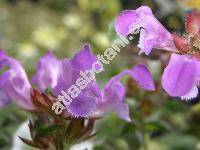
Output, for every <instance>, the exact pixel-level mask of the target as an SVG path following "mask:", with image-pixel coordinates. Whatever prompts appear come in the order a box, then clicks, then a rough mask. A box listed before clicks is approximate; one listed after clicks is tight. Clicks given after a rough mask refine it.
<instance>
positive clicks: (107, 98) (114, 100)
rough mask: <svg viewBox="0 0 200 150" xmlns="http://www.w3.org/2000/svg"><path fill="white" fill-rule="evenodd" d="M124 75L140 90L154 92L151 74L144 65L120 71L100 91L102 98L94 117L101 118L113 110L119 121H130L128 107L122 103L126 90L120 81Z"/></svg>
mask: <svg viewBox="0 0 200 150" xmlns="http://www.w3.org/2000/svg"><path fill="white" fill-rule="evenodd" d="M125 75H129V76H130V77H132V78H133V79H134V80H136V82H137V83H138V85H139V86H140V87H141V88H142V89H144V90H148V91H153V90H155V86H154V82H153V79H152V76H151V73H150V72H149V70H148V69H147V68H146V66H145V65H144V64H138V65H136V66H135V67H133V68H132V69H131V70H124V71H122V72H121V73H119V74H118V75H116V76H114V77H112V78H111V79H110V80H109V81H108V83H107V84H106V85H105V87H104V88H103V90H102V91H101V93H102V98H101V100H100V102H99V103H98V104H97V110H96V113H95V115H97V116H98V115H100V116H101V115H103V114H106V113H108V112H110V111H112V110H114V111H116V112H117V114H118V116H119V117H120V118H121V119H124V120H126V121H131V119H130V117H129V108H128V105H127V104H126V103H124V99H125V94H126V90H125V87H124V86H123V84H121V83H120V79H121V78H122V77H123V76H125Z"/></svg>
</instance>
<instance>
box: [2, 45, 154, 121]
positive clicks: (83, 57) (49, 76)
mask: <svg viewBox="0 0 200 150" xmlns="http://www.w3.org/2000/svg"><path fill="white" fill-rule="evenodd" d="M94 64H95V65H94ZM4 66H8V67H9V69H8V70H7V71H5V72H3V74H2V75H1V76H0V88H1V90H0V96H1V101H0V106H3V105H6V104H8V103H9V102H10V101H13V100H14V101H16V102H18V104H19V105H20V106H21V107H22V108H24V109H27V110H33V109H37V108H35V107H34V106H33V104H32V99H31V93H32V87H31V84H30V83H29V80H28V78H27V75H26V73H25V71H24V69H23V67H22V65H21V64H20V63H19V62H18V61H17V60H15V59H14V58H11V57H8V56H7V55H6V54H5V53H4V52H2V51H1V52H0V67H1V69H2V68H3V67H4ZM102 70H103V64H102V63H100V61H98V59H97V57H96V56H95V55H94V54H92V52H91V50H90V47H89V45H84V46H83V48H82V50H81V51H80V52H78V53H77V54H76V55H75V56H74V57H73V58H70V59H66V58H65V59H63V60H58V59H57V58H56V57H55V56H54V55H53V54H52V53H48V54H47V55H45V56H44V57H42V58H40V60H39V62H38V64H37V71H36V74H35V75H34V76H33V79H32V81H33V83H34V84H36V85H37V86H38V88H39V89H40V90H41V92H43V91H44V90H45V89H46V88H48V87H49V86H50V87H51V88H52V89H53V92H54V95H55V96H59V95H60V94H62V93H63V91H65V92H66V91H67V92H69V93H70V94H71V95H69V96H70V97H71V98H72V99H71V103H70V104H69V105H66V108H67V110H66V111H65V112H66V115H68V114H69V113H70V115H73V116H76V117H79V116H81V117H87V116H90V117H92V116H93V117H95V116H102V115H105V114H107V113H108V112H110V111H116V112H117V114H118V116H119V117H120V118H122V119H124V120H127V121H130V117H129V108H128V105H127V104H126V103H125V102H124V98H125V93H126V90H125V87H124V86H123V85H122V84H121V83H120V79H121V78H122V77H123V76H124V75H129V76H131V77H132V78H133V79H135V80H136V81H137V82H138V85H139V86H140V87H141V88H143V89H145V90H154V89H155V87H154V83H153V79H152V76H151V74H150V72H149V71H148V69H147V68H146V67H145V65H143V64H139V65H137V66H135V67H134V68H132V69H131V70H124V71H122V72H121V73H119V74H118V75H116V76H114V77H113V78H112V79H111V80H110V81H109V82H108V83H107V84H106V85H105V87H104V88H103V90H100V88H99V86H98V83H97V82H96V79H95V73H97V72H98V73H99V72H100V71H102ZM65 96H66V95H65ZM66 102H67V101H66Z"/></svg>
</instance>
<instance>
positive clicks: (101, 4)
mask: <svg viewBox="0 0 200 150" xmlns="http://www.w3.org/2000/svg"><path fill="white" fill-rule="evenodd" d="M141 5H148V6H150V7H151V8H152V9H153V11H154V13H155V15H156V17H157V18H158V19H159V21H161V22H162V24H163V25H164V26H165V27H166V28H168V29H169V30H170V31H173V32H179V33H182V32H183V31H184V14H185V13H186V12H187V11H190V10H192V9H200V1H199V0H104V1H103V0H1V1H0V46H1V49H4V50H5V51H7V53H8V54H10V55H12V56H14V57H16V58H18V59H19V60H20V61H21V62H22V63H23V65H24V67H25V69H26V71H27V72H28V76H29V78H30V79H31V77H32V75H33V73H34V71H35V64H36V62H37V60H38V59H39V57H40V56H42V55H43V54H45V53H47V51H53V52H54V53H55V54H56V55H57V56H58V57H59V58H63V57H71V56H72V55H74V54H75V53H76V52H77V51H78V50H79V49H80V48H81V46H82V45H83V43H86V42H87V43H90V44H91V45H92V48H93V51H94V52H95V53H96V54H98V53H102V52H103V51H104V50H105V48H107V47H109V46H110V45H111V43H112V41H113V40H114V39H115V38H116V34H115V32H114V28H113V24H114V19H115V17H116V16H117V15H118V14H119V13H120V11H121V10H124V9H135V8H137V7H139V6H141ZM137 40H138V37H137V36H136V37H135V40H134V41H133V42H132V44H130V45H128V46H127V47H126V48H124V49H123V50H122V51H121V53H120V55H119V56H117V58H115V60H113V61H112V63H111V64H110V65H108V66H106V71H105V72H104V73H102V74H101V75H98V77H97V79H98V82H99V83H100V85H101V86H103V85H104V83H105V82H106V81H107V80H108V79H109V78H110V77H111V76H112V75H114V74H116V73H118V72H120V71H121V70H122V69H124V68H130V67H132V66H133V65H134V64H135V63H137V62H141V61H142V62H144V63H147V64H148V66H149V67H150V68H151V71H152V73H153V74H154V77H155V80H156V82H157V90H156V92H152V93H151V92H144V91H141V90H139V89H138V88H137V87H136V85H135V83H134V81H132V80H128V81H127V82H126V83H125V84H126V86H127V90H128V93H127V99H126V101H127V103H129V105H130V108H131V118H132V122H131V123H127V122H124V121H122V120H120V119H118V118H117V117H116V115H115V114H110V115H108V116H106V117H105V118H104V119H102V120H99V121H97V122H98V123H97V124H96V130H100V132H99V134H98V135H97V137H96V138H94V139H93V142H94V143H95V147H94V149H95V150H107V149H109V150H122V149H123V150H144V149H150V150H195V149H197V150H198V149H200V126H199V125H200V103H199V97H198V98H196V99H194V100H192V101H191V102H183V101H180V99H174V98H173V99H172V98H170V97H168V96H167V95H166V93H165V92H163V90H162V88H161V87H160V77H161V74H162V70H163V68H164V67H165V66H166V64H167V62H168V60H169V54H165V53H161V52H159V51H154V52H153V54H152V55H151V56H150V57H148V58H147V57H146V56H138V55H137V54H138V48H137V47H136V44H137ZM161 54H162V55H161ZM119 62H120V63H119ZM0 116H1V117H0V149H5V150H7V149H10V147H11V146H12V135H13V134H14V132H15V130H16V129H17V127H18V126H19V125H20V124H21V123H22V122H23V121H24V120H26V119H27V117H29V116H30V114H27V113H25V112H23V111H22V110H20V109H18V107H17V106H15V105H14V104H12V105H9V106H8V107H6V108H4V109H1V110H0Z"/></svg>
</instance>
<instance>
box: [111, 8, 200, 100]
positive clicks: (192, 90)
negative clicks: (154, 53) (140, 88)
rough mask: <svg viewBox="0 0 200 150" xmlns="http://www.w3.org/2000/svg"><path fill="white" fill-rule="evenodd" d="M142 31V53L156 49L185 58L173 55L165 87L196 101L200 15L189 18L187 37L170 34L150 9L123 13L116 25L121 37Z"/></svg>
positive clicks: (166, 71) (197, 13)
mask: <svg viewBox="0 0 200 150" xmlns="http://www.w3.org/2000/svg"><path fill="white" fill-rule="evenodd" d="M138 27H141V28H142V30H141V33H140V44H139V47H140V48H141V51H142V52H145V53H146V54H149V53H150V51H151V49H152V48H157V49H158V48H160V49H165V50H170V51H172V52H176V53H180V54H181V55H178V54H172V56H171V59H170V62H169V64H168V66H167V67H166V68H165V70H164V73H163V76H162V86H163V88H164V89H165V91H166V92H167V93H168V94H169V95H170V96H174V97H181V98H182V99H186V100H189V99H191V98H194V97H196V96H197V94H198V88H197V87H198V86H199V85H200V71H199V70H200V62H199V56H200V52H199V51H200V12H198V11H194V12H192V13H189V14H188V15H187V17H186V31H187V34H186V36H185V37H181V36H179V35H176V34H170V33H169V32H168V31H167V30H166V29H165V27H164V26H162V25H161V23H159V22H158V20H157V19H156V18H155V17H154V16H153V14H152V11H151V9H150V8H149V7H147V6H142V7H140V8H138V9H136V10H130V11H123V12H122V13H121V14H120V15H119V17H118V18H117V21H116V24H115V29H116V32H117V33H118V34H120V35H128V34H129V33H131V30H132V29H135V28H138Z"/></svg>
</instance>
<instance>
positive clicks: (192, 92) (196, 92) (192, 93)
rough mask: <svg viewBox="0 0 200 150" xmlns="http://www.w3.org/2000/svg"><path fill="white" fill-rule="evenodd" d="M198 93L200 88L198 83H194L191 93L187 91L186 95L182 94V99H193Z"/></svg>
mask: <svg viewBox="0 0 200 150" xmlns="http://www.w3.org/2000/svg"><path fill="white" fill-rule="evenodd" d="M197 94H198V88H197V86H196V85H194V86H193V87H192V89H191V91H190V92H189V93H187V94H186V95H184V96H182V97H181V99H182V100H186V101H187V100H191V99H193V98H195V97H197Z"/></svg>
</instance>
